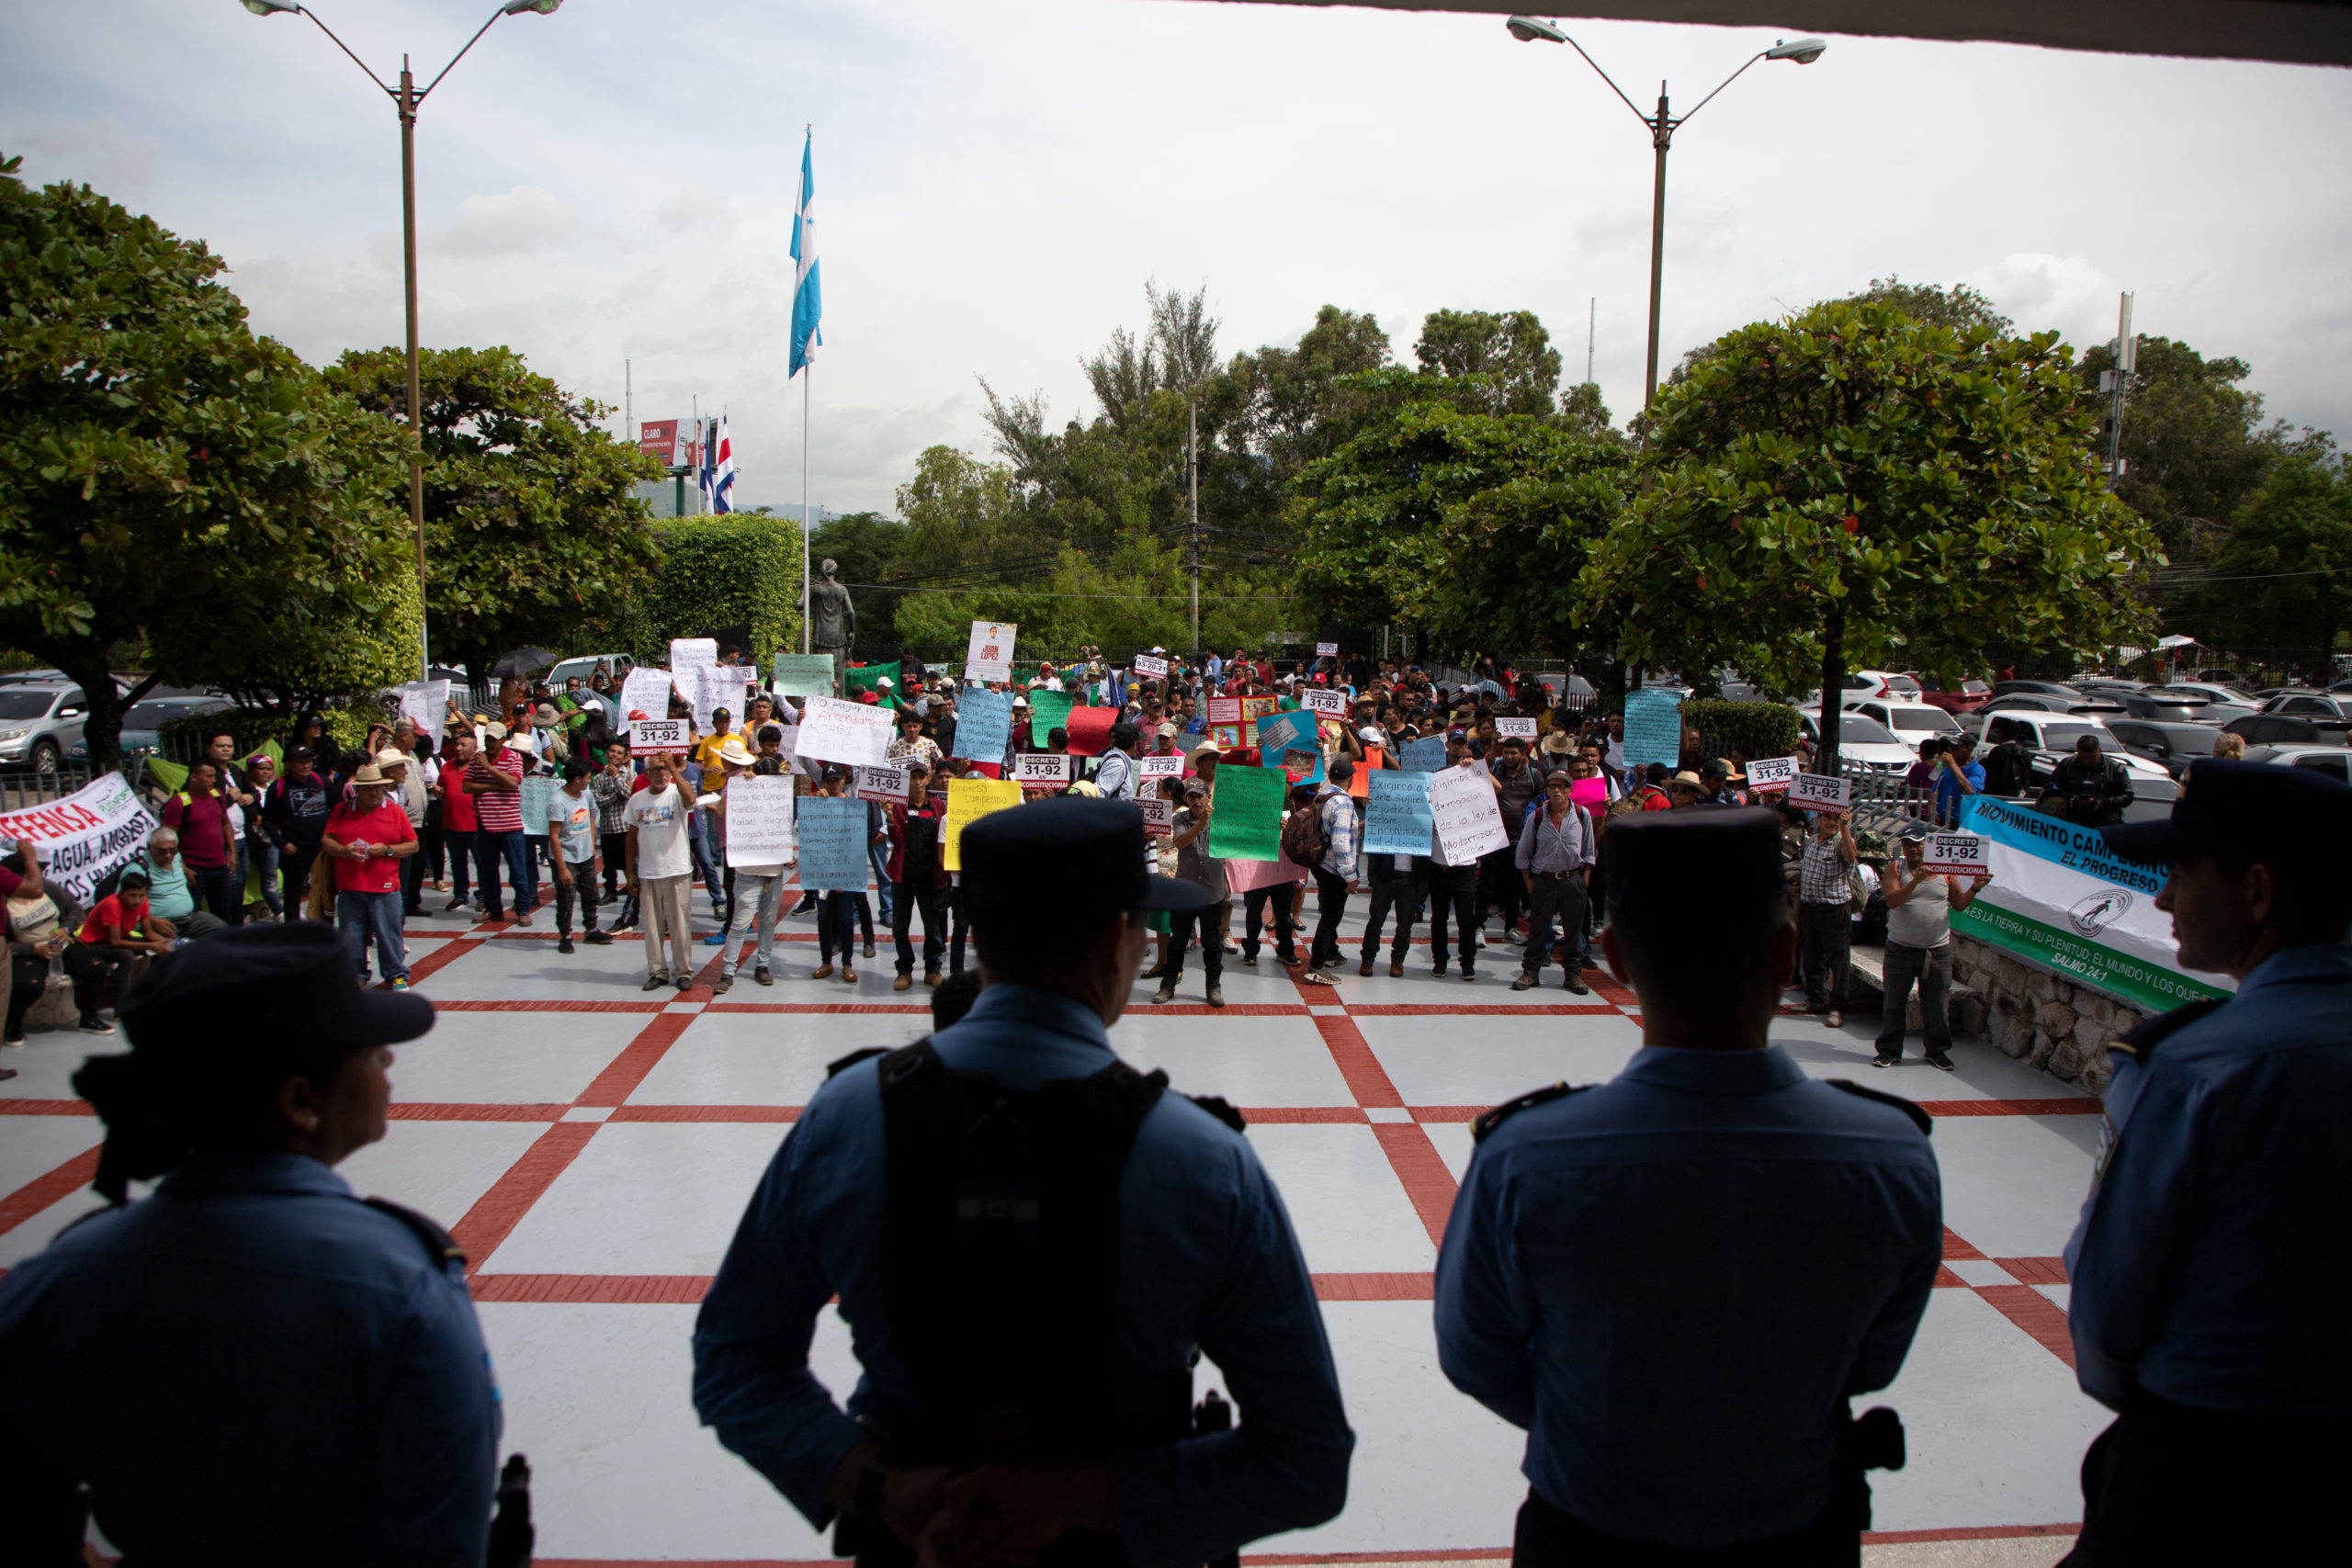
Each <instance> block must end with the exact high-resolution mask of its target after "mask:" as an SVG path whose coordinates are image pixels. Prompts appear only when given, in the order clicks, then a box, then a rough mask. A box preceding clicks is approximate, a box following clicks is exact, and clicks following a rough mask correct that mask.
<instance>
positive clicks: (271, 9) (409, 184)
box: [243, 0, 563, 679]
mask: <svg viewBox="0 0 2352 1568" xmlns="http://www.w3.org/2000/svg"><path fill="white" fill-rule="evenodd" d="M562 4H563V0H506V3H505V4H504V5H503V6H499V8H498V9H497V10H495V11H492V13H491V14H490V20H489V21H487V22H484V23H483V24H482V25H481V27H479V28H475V29H474V36H473V37H471V38H469V39H467V40H466V47H465V49H461V50H459V51H458V52H457V53H456V54H453V55H451V56H450V57H449V63H448V64H447V65H444V66H443V67H441V72H440V75H436V76H435V77H434V78H433V80H432V81H430V82H427V83H426V84H425V85H424V86H423V87H421V88H420V87H419V86H417V85H416V79H415V78H414V77H413V76H412V75H410V74H409V68H408V56H406V55H402V56H401V80H400V85H398V86H394V85H392V84H391V83H390V82H387V81H385V80H384V79H383V78H382V77H380V76H379V75H377V74H376V73H375V72H374V71H373V70H372V69H370V67H369V66H368V62H366V61H364V60H362V59H360V58H359V57H358V56H357V55H356V54H352V52H351V46H350V45H349V44H347V43H345V42H344V41H343V40H342V39H339V38H335V36H334V28H330V27H328V26H327V25H326V24H325V23H324V22H321V21H319V18H318V17H317V15H316V13H314V12H312V11H311V9H310V7H308V6H301V5H298V4H296V3H295V0H243V6H244V7H245V9H246V10H248V11H251V12H252V13H253V14H254V16H256V17H275V16H279V15H281V14H293V15H299V16H304V17H310V18H311V21H313V22H317V23H318V28H319V31H321V32H322V33H324V34H326V35H327V37H328V38H330V39H334V46H335V48H337V49H339V50H341V51H343V52H344V53H345V54H346V55H350V57H351V62H352V63H353V64H354V65H356V66H358V67H359V69H360V70H362V71H366V72H367V73H368V80H369V81H370V82H373V83H375V84H376V85H377V86H379V87H381V88H382V89H383V90H384V92H385V93H386V94H387V95H389V96H390V98H391V100H392V110H393V112H394V113H395V114H397V115H399V116H400V119H401V268H402V271H403V272H404V273H405V274H406V284H407V289H408V429H409V435H410V437H411V440H410V444H409V453H408V520H409V526H410V528H411V529H412V531H413V532H414V534H415V536H416V600H417V675H418V678H419V679H429V678H430V677H431V675H432V673H433V663H432V655H431V649H432V644H431V642H430V640H429V639H428V638H427V637H425V635H424V616H425V604H426V597H425V592H424V426H423V423H422V422H421V415H420V411H421V410H422V409H423V407H424V389H423V387H422V386H421V385H420V383H419V377H418V374H417V365H416V108H417V106H418V105H419V104H422V103H423V102H424V95H425V94H427V93H430V92H431V91H433V89H434V88H435V87H437V86H439V85H441V77H442V76H447V74H448V73H449V72H450V70H451V68H452V67H454V66H455V65H456V64H457V63H458V61H460V60H463V59H464V58H465V57H466V51H467V50H470V49H472V48H473V46H474V45H475V44H477V43H479V42H481V35H482V34H484V33H486V32H488V31H490V29H491V28H492V26H493V25H495V24H496V22H497V21H498V18H499V17H512V16H515V15H517V14H519V13H521V12H524V11H536V12H537V13H538V14H539V15H540V16H543V17H544V16H547V15H548V14H550V13H552V12H553V11H554V10H555V8H556V7H557V6H560V5H562Z"/></svg>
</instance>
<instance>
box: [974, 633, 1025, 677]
mask: <svg viewBox="0 0 2352 1568" xmlns="http://www.w3.org/2000/svg"><path fill="white" fill-rule="evenodd" d="M1020 629H1021V628H1020V627H1019V626H1015V625H1014V624H1013V623H1012V622H1011V621H974V622H973V623H972V641H971V646H970V647H969V648H967V649H966V650H965V653H964V679H965V680H967V681H1010V680H1012V638H1013V634H1014V633H1015V632H1017V631H1019V630H1020Z"/></svg>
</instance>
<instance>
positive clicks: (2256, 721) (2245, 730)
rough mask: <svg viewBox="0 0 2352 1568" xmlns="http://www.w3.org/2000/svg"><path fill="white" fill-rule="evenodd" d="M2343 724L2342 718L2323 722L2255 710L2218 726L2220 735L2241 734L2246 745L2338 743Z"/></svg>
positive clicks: (2345, 729) (2342, 731) (2343, 734)
mask: <svg viewBox="0 0 2352 1568" xmlns="http://www.w3.org/2000/svg"><path fill="white" fill-rule="evenodd" d="M2347 729H2352V727H2347V726H2346V725H2345V724H2344V723H2343V722H2342V721H2340V720H2339V721H2337V722H2335V723H2334V724H2324V723H2321V722H2318V721H2315V720H2313V719H2311V718H2306V717H2304V716H2301V715H2300V714H2285V713H2256V714H2248V715H2247V716H2245V717H2244V718H2233V719H2232V720H2230V722H2229V723H2227V724H2225V725H2223V726H2222V733H2223V734H2224V735H2236V736H2242V737H2244V738H2245V743H2246V744H2247V745H2249V746H2319V745H2325V744H2326V743H2328V742H2330V741H2334V742H2335V744H2337V745H2339V746H2340V745H2342V744H2343V743H2344V740H2345V737H2346V733H2347Z"/></svg>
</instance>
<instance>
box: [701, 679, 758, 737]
mask: <svg viewBox="0 0 2352 1568" xmlns="http://www.w3.org/2000/svg"><path fill="white" fill-rule="evenodd" d="M694 673H695V689H694V694H693V696H692V697H691V698H690V699H689V700H691V701H692V702H693V704H694V705H695V725H696V726H698V727H699V728H701V729H702V730H703V731H704V732H705V733H706V734H707V733H708V732H709V730H710V728H711V727H712V718H711V716H712V715H713V714H714V713H716V712H717V711H718V709H720V708H725V709H726V710H727V716H728V718H729V721H730V722H731V723H733V724H736V725H740V724H741V723H742V722H743V713H744V708H745V704H744V702H743V671H741V669H740V668H730V667H729V666H727V665H723V664H697V665H695V667H694Z"/></svg>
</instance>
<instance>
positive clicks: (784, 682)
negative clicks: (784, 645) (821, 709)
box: [775, 653, 833, 697]
mask: <svg viewBox="0 0 2352 1568" xmlns="http://www.w3.org/2000/svg"><path fill="white" fill-rule="evenodd" d="M775 690H776V694H777V695H778V696H784V697H830V696H831V695H832V694H833V656H832V655H831V654H830V653H779V654H777V655H776V656H775Z"/></svg>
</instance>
